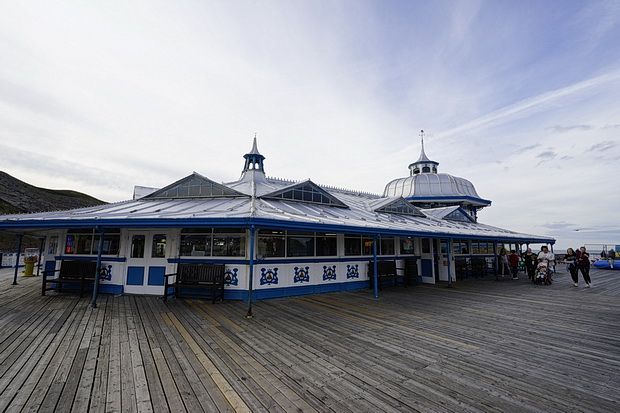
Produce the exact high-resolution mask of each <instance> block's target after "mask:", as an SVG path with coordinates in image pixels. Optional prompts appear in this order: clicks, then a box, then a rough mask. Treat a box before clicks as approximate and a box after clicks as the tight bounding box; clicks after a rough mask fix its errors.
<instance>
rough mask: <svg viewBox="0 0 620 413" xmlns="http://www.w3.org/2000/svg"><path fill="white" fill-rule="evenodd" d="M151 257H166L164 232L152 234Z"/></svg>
mask: <svg viewBox="0 0 620 413" xmlns="http://www.w3.org/2000/svg"><path fill="white" fill-rule="evenodd" d="M151 257H153V258H166V236H165V235H164V234H156V235H153V249H152V250H151Z"/></svg>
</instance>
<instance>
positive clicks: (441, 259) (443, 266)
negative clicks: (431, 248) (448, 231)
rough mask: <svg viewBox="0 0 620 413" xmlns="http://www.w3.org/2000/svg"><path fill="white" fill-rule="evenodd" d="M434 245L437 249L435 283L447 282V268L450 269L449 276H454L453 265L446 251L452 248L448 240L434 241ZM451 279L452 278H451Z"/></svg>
mask: <svg viewBox="0 0 620 413" xmlns="http://www.w3.org/2000/svg"><path fill="white" fill-rule="evenodd" d="M435 241H436V243H435V244H434V245H435V246H436V247H438V248H437V250H436V251H437V254H436V255H435V257H436V258H437V259H436V262H437V263H436V268H437V272H436V274H437V278H436V280H437V281H448V268H449V269H450V271H449V272H450V276H451V277H452V276H453V275H454V263H453V261H451V260H450V259H448V258H449V256H448V249H449V248H452V246H451V245H450V244H451V243H450V241H449V240H445V239H442V240H441V241H440V240H435ZM452 278H453V277H452Z"/></svg>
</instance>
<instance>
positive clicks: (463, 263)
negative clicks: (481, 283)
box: [454, 257, 472, 281]
mask: <svg viewBox="0 0 620 413" xmlns="http://www.w3.org/2000/svg"><path fill="white" fill-rule="evenodd" d="M454 271H455V272H456V277H457V278H458V277H461V281H463V280H464V279H465V277H469V276H470V275H472V270H471V267H470V265H469V264H468V263H467V259H466V258H461V257H459V258H456V259H455V260H454Z"/></svg>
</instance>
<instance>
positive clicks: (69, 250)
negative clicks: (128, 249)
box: [50, 228, 121, 255]
mask: <svg viewBox="0 0 620 413" xmlns="http://www.w3.org/2000/svg"><path fill="white" fill-rule="evenodd" d="M99 238H100V234H99V232H98V231H95V230H94V229H75V230H70V231H69V232H68V233H67V240H66V243H65V254H80V255H97V254H98V253H99ZM120 243H121V235H120V229H118V228H117V229H107V230H106V232H105V233H104V235H103V244H102V250H101V253H102V254H103V255H118V253H119V250H120ZM50 245H51V244H50Z"/></svg>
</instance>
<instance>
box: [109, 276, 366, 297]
mask: <svg viewBox="0 0 620 413" xmlns="http://www.w3.org/2000/svg"><path fill="white" fill-rule="evenodd" d="M364 288H368V280H363V281H352V282H345V283H329V284H319V285H304V286H297V287H283V288H265V289H262V290H254V291H252V301H260V300H266V299H270V298H283V297H296V296H300V295H311V294H322V293H334V292H340V291H351V290H360V289H364ZM198 291H199V292H201V293H202V292H204V291H208V290H198ZM99 292H100V293H104V294H114V295H119V294H122V293H123V286H122V285H118V284H99ZM224 299H226V300H241V301H247V300H248V291H247V290H224Z"/></svg>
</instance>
